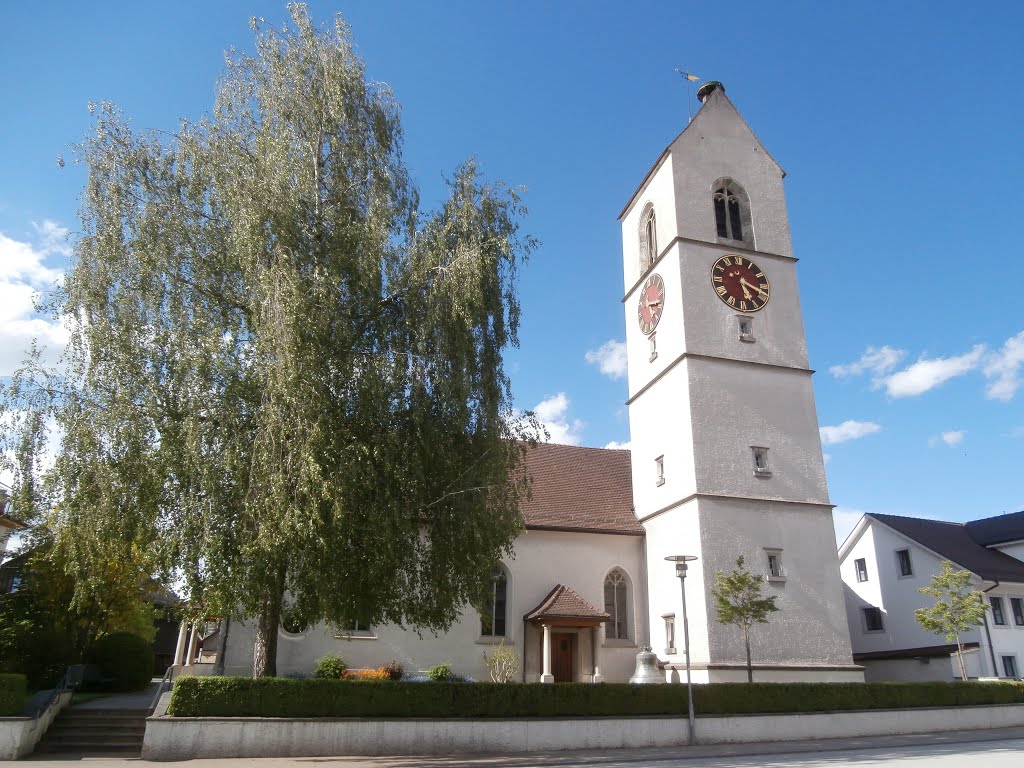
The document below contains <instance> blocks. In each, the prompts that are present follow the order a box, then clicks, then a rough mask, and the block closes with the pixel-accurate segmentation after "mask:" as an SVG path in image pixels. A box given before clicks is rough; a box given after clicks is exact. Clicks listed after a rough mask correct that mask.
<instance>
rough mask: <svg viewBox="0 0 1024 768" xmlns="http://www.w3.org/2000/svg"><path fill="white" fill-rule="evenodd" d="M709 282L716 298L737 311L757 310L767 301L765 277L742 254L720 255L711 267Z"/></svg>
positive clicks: (759, 269) (766, 279) (767, 289)
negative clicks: (716, 295)
mask: <svg viewBox="0 0 1024 768" xmlns="http://www.w3.org/2000/svg"><path fill="white" fill-rule="evenodd" d="M711 285H712V286H713V287H714V289H715V293H717V294H718V298H720V299H721V300H722V301H724V302H725V303H726V304H728V305H729V306H730V307H732V308H733V309H738V310H739V311H740V312H757V310H759V309H760V308H761V307H763V306H764V305H765V304H767V303H768V292H769V290H770V288H769V286H768V278H767V277H765V276H764V272H763V271H762V270H761V268H760V267H759V266H757V264H755V263H754V262H752V261H751V260H750V259H746V258H744V257H742V256H736V255H734V254H730V255H728V256H723V257H722V258H720V259H719V260H718V261H716V262H715V265H714V266H713V267H712V268H711Z"/></svg>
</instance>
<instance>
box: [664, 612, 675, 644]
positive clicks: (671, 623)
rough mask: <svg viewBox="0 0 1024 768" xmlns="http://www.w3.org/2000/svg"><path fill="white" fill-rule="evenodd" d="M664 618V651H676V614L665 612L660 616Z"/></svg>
mask: <svg viewBox="0 0 1024 768" xmlns="http://www.w3.org/2000/svg"><path fill="white" fill-rule="evenodd" d="M662 618H663V619H665V653H675V652H676V615H675V614H674V613H669V614H666V615H665V616H663V617H662Z"/></svg>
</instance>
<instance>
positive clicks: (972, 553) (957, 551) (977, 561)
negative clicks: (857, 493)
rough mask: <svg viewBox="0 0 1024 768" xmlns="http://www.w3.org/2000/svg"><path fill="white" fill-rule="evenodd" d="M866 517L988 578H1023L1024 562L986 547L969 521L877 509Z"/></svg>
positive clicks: (996, 579)
mask: <svg viewBox="0 0 1024 768" xmlns="http://www.w3.org/2000/svg"><path fill="white" fill-rule="evenodd" d="M867 517H870V518H873V519H875V520H877V521H878V522H880V523H883V524H885V525H887V526H889V527H890V528H892V529H893V530H894V531H897V532H899V533H902V534H903V535H904V536H906V537H907V538H909V539H913V540H914V541H916V542H917V543H919V544H921V545H923V546H925V547H927V548H928V549H930V550H932V552H935V553H936V554H937V555H939V556H941V557H944V558H946V559H947V560H951V561H953V562H954V563H956V564H957V565H959V566H960V567H961V568H966V569H967V570H969V571H972V572H973V573H976V574H977V575H978V576H979V577H981V578H982V579H985V580H986V581H1016V582H1024V562H1021V561H1020V560H1018V559H1016V558H1014V557H1010V556H1009V555H1007V554H1004V553H1002V552H999V551H998V550H995V549H987V548H986V547H985V546H984V545H983V544H981V543H979V542H978V541H977V540H975V539H974V538H973V537H972V536H971V532H970V530H969V528H968V525H964V524H963V523H947V522H943V521H941V520H923V519H920V518H916V517H899V516H897V515H878V514H874V513H872V514H870V515H867Z"/></svg>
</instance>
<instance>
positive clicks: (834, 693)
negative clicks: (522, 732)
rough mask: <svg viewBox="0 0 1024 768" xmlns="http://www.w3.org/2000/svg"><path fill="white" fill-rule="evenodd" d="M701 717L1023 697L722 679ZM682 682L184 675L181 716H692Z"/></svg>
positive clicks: (989, 689)
mask: <svg viewBox="0 0 1024 768" xmlns="http://www.w3.org/2000/svg"><path fill="white" fill-rule="evenodd" d="M693 698H694V711H695V712H696V713H697V714H698V715H712V714H754V713H772V712H775V713H778V712H835V711H843V710H857V709H900V708H906V707H941V706H956V707H963V706H971V705H984V704H1024V684H1021V683H831V684H830V683H792V684H787V683H753V684H748V683H716V684H712V685H697V686H694V689H693ZM685 713H686V686H684V685H627V684H611V683H605V684H602V685H591V684H587V683H561V684H558V685H537V684H524V683H473V684H466V683H406V682H346V681H338V680H289V679H285V678H275V677H265V678H255V679H254V678H249V677H183V678H181V679H179V680H177V681H176V682H175V683H174V692H173V694H172V696H171V703H170V707H169V708H168V714H170V715H174V716H177V717H440V718H445V717H451V718H457V717H479V718H489V717H628V716H637V715H640V716H651V715H677V716H678V715H684V714H685Z"/></svg>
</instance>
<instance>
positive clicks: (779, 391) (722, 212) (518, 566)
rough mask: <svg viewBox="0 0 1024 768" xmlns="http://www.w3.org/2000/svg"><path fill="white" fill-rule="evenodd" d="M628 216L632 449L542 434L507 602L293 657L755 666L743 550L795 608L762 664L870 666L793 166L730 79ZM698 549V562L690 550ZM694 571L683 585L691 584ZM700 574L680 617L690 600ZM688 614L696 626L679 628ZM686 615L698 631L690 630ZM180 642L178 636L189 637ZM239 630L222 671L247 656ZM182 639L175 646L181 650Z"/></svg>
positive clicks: (768, 641)
mask: <svg viewBox="0 0 1024 768" xmlns="http://www.w3.org/2000/svg"><path fill="white" fill-rule="evenodd" d="M698 96H699V97H700V99H701V102H702V103H701V107H700V109H699V110H698V111H697V113H696V115H695V117H694V118H693V120H692V121H691V122H690V123H689V125H688V126H687V127H686V128H685V130H683V132H682V133H680V134H679V135H678V136H677V137H676V138H675V139H674V140H673V141H672V143H671V144H670V145H669V146H668V147H667V148H666V149H665V151H664V152H663V153H662V154H661V156H660V157H659V158H658V159H657V160H656V162H655V163H654V165H653V166H652V167H651V169H650V170H649V171H648V172H647V174H646V175H645V176H644V177H643V179H642V181H641V182H640V185H639V187H637V189H636V191H635V192H633V194H632V196H631V197H629V199H628V201H627V202H626V205H625V208H624V209H623V210H622V213H621V214H620V216H619V219H620V221H621V224H622V256H623V278H624V295H623V298H622V302H623V305H624V307H625V317H626V347H627V355H628V373H629V396H628V400H627V401H626V402H627V405H628V408H629V420H630V437H631V440H630V445H631V447H630V450H628V451H627V450H607V449H599V448H583V447H576V446H564V445H552V444H541V445H538V446H537V447H536V448H533V449H531V450H530V451H528V455H527V459H526V462H527V469H528V471H529V472H530V474H531V475H532V478H533V495H532V498H531V499H530V500H529V501H528V502H527V503H526V504H525V505H524V508H523V517H524V521H525V530H524V531H523V533H522V534H521V535H520V536H519V537H518V539H517V540H516V542H515V556H514V557H513V558H509V559H508V560H507V561H504V562H501V563H498V564H496V566H495V569H494V573H493V580H492V599H491V600H490V603H489V606H488V608H487V609H486V610H485V611H484V612H483V615H482V614H481V612H478V611H476V610H474V609H472V608H467V609H466V611H465V612H464V613H463V615H462V617H461V618H460V620H459V621H458V622H456V623H455V624H454V625H453V626H452V627H451V628H450V629H449V631H448V632H446V633H444V634H442V635H439V636H433V635H430V634H424V635H423V636H420V635H418V634H417V633H416V632H415V631H413V630H407V629H401V628H398V627H393V626H361V625H359V624H355V625H353V626H350V627H347V628H344V629H339V628H336V627H327V626H325V625H322V624H321V625H317V626H311V627H303V626H285V627H282V629H281V630H280V638H279V643H278V659H277V670H278V674H280V675H309V674H310V673H311V672H312V669H313V665H314V662H315V661H316V659H318V658H320V657H322V656H324V655H326V654H339V655H341V656H342V658H343V659H344V660H345V662H346V664H347V665H348V666H349V668H376V667H380V666H382V665H384V664H386V663H387V662H389V661H390V660H395V661H397V662H398V663H399V664H401V665H402V667H403V668H404V669H405V671H406V673H407V674H416V673H418V672H421V671H422V670H426V669H427V668H429V667H430V666H433V665H435V664H440V663H448V664H450V665H451V667H452V669H453V671H454V672H455V673H456V674H458V675H460V676H462V677H467V678H472V679H475V680H487V679H488V671H487V665H486V661H485V656H489V655H490V654H491V653H492V652H493V650H494V649H495V648H496V647H498V646H500V645H504V647H506V648H511V649H513V651H514V652H515V653H516V655H517V656H518V658H519V664H520V675H521V678H522V680H524V681H526V682H539V683H551V682H569V681H573V682H584V683H588V682H602V681H608V682H626V681H627V680H628V679H629V678H630V676H631V675H632V674H633V672H634V669H635V666H636V656H637V653H638V652H639V651H640V649H641V648H643V647H645V646H650V647H651V648H652V649H653V651H654V652H655V654H656V655H657V656H658V659H659V662H660V666H661V667H662V669H664V672H665V676H666V679H667V680H669V681H679V680H680V679H685V672H684V671H683V670H684V669H685V650H686V648H685V645H684V636H685V635H688V637H689V644H690V648H689V650H690V662H691V669H692V676H693V680H694V681H695V682H731V681H745V680H746V655H745V650H744V644H743V637H742V634H741V632H740V630H739V629H737V628H736V627H734V626H725V625H722V624H719V623H718V622H717V621H716V620H715V611H714V601H713V598H712V596H711V595H710V593H709V590H710V588H711V586H712V585H713V582H714V578H715V573H716V571H720V570H721V571H729V570H731V569H732V568H733V567H734V565H735V563H736V560H737V558H738V557H740V556H742V557H743V558H744V560H745V563H746V566H747V568H748V569H749V570H750V571H751V572H753V573H756V574H758V575H762V576H763V578H764V581H765V583H764V587H763V591H764V593H765V594H771V595H775V596H776V597H777V605H778V608H779V611H778V612H777V613H774V614H772V615H771V617H770V619H769V623H768V624H762V625H758V626H757V627H755V629H754V630H753V631H752V632H751V651H752V659H753V663H754V680H755V681H760V682H773V681H777V682H782V681H817V682H825V681H843V682H847V681H861V680H863V679H864V678H863V668H862V667H860V666H858V665H855V664H854V663H853V659H852V655H851V647H850V633H849V629H848V627H847V615H846V608H845V605H844V599H843V587H842V581H841V579H840V574H839V562H838V558H837V553H836V546H835V534H834V532H833V526H832V505H831V504H830V502H829V497H828V488H827V485H826V480H825V467H824V461H823V458H822V452H821V443H820V439H819V436H818V422H817V416H816V413H815V406H814V392H813V389H812V384H811V375H812V371H811V370H810V369H809V367H808V361H807V348H806V342H805V338H804V331H803V319H802V316H801V311H800V299H799V295H798V291H797V278H796V261H797V260H796V258H794V256H793V252H792V244H791V242H790V234H789V225H788V220H787V214H786V200H785V195H784V192H783V176H784V175H785V173H784V171H783V170H782V168H781V167H780V166H779V165H778V163H777V162H776V161H775V160H774V159H773V158H772V156H771V155H770V154H769V153H768V151H767V150H766V149H765V147H764V146H763V145H762V144H761V143H760V141H758V139H757V137H756V136H755V135H754V133H753V131H751V129H750V127H749V126H748V125H747V124H746V122H745V121H744V120H743V118H742V117H741V116H740V114H739V112H738V111H737V110H736V108H735V107H734V106H733V104H732V102H731V101H730V100H729V98H728V97H727V96H726V94H725V89H724V88H723V86H722V85H721V84H720V83H717V82H707V83H705V84H703V85H702V86H701V88H700V90H699V91H698ZM683 555H685V556H689V558H692V559H689V560H688V562H687V570H686V572H685V573H686V578H685V579H683V580H682V581H681V580H680V579H679V578H677V576H676V574H677V571H676V562H675V561H673V560H671V559H669V558H673V557H675V558H677V559H678V557H679V556H683ZM681 587H682V588H681ZM684 590H685V600H686V603H685V614H684V603H683V599H684ZM684 616H685V618H686V622H685V623H686V626H685V627H684ZM684 630H686V631H684ZM180 645H181V643H179V646H180ZM252 646H253V636H252V632H251V630H250V629H249V628H248V627H247V626H245V625H241V626H240V625H237V624H234V625H232V626H231V628H230V631H229V633H228V636H227V638H226V642H225V648H224V651H223V654H224V656H223V659H224V670H225V674H249V673H250V672H251V669H252ZM180 650H181V649H180V648H179V653H180Z"/></svg>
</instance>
